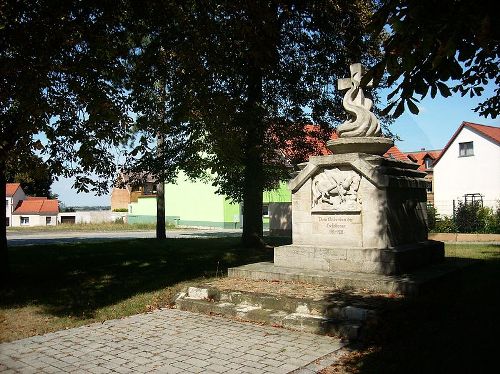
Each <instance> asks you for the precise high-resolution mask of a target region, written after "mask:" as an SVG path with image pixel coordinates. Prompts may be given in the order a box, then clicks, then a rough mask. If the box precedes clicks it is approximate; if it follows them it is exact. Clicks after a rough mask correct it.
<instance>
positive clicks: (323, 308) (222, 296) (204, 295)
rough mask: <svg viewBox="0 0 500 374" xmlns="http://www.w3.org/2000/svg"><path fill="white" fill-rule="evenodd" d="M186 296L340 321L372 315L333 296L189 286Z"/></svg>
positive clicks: (360, 306)
mask: <svg viewBox="0 0 500 374" xmlns="http://www.w3.org/2000/svg"><path fill="white" fill-rule="evenodd" d="M185 298H187V299H193V300H210V301H215V302H222V303H229V304H233V305H240V304H241V305H248V306H253V307H258V308H262V309H270V310H280V311H283V312H286V313H289V314H293V313H298V314H306V315H312V316H320V317H326V318H334V319H337V320H341V321H365V320H367V319H370V318H374V316H375V312H374V311H373V310H371V309H369V308H368V307H366V306H364V305H349V304H348V303H347V302H346V301H343V300H332V298H328V300H324V299H321V300H314V299H310V298H298V297H292V296H288V295H268V294H262V293H256V292H241V291H220V290H218V289H216V288H213V287H189V288H188V289H187V293H186V296H185ZM358 304H359V303H358Z"/></svg>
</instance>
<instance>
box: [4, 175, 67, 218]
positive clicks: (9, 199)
mask: <svg viewBox="0 0 500 374" xmlns="http://www.w3.org/2000/svg"><path fill="white" fill-rule="evenodd" d="M6 204H7V208H6V225H7V226H54V225H57V215H58V213H59V201H58V200H53V199H47V198H46V197H36V196H26V194H25V193H24V191H23V189H22V188H21V185H20V184H19V183H7V184H6Z"/></svg>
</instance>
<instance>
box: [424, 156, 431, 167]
mask: <svg viewBox="0 0 500 374" xmlns="http://www.w3.org/2000/svg"><path fill="white" fill-rule="evenodd" d="M424 162H425V168H426V169H431V168H432V158H430V157H427V158H426V159H425V161H424Z"/></svg>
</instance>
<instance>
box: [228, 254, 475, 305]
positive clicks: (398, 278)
mask: <svg viewBox="0 0 500 374" xmlns="http://www.w3.org/2000/svg"><path fill="white" fill-rule="evenodd" d="M473 263H474V262H473V261H470V260H468V259H449V258H448V259H445V261H443V262H441V263H439V264H434V265H430V266H427V267H424V268H422V269H419V270H416V271H414V272H412V273H409V274H402V275H382V274H373V273H372V274H370V273H360V272H349V271H342V270H338V271H322V270H310V269H299V268H290V267H282V266H276V265H275V264H273V263H271V262H259V263H255V264H248V265H243V266H239V267H235V268H229V269H228V276H229V278H244V279H253V280H267V281H291V282H302V283H312V284H320V285H331V286H335V287H338V288H345V289H352V290H359V289H363V290H366V291H370V292H380V293H395V294H402V295H409V296H414V295H419V294H422V293H426V292H429V291H432V290H433V289H434V288H435V287H436V286H437V285H438V284H439V283H441V282H444V281H445V280H447V279H454V277H451V275H453V274H456V273H457V271H458V270H460V269H462V268H464V267H466V266H469V265H471V264H473Z"/></svg>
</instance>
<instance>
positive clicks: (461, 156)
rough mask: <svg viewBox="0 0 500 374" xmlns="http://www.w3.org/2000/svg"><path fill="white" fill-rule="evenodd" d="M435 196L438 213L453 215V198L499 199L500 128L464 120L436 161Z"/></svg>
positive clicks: (491, 203) (491, 201)
mask: <svg viewBox="0 0 500 374" xmlns="http://www.w3.org/2000/svg"><path fill="white" fill-rule="evenodd" d="M434 200H435V206H436V209H437V210H438V213H439V214H443V215H452V214H453V206H454V202H455V203H456V202H458V201H465V200H468V201H472V200H476V201H478V200H479V201H482V203H483V204H484V205H485V206H490V207H492V208H494V207H495V206H496V205H497V204H498V202H499V200H500V128H499V127H494V126H486V125H480V124H477V123H471V122H462V124H461V125H460V127H459V128H458V130H457V131H456V132H455V134H453V136H452V137H451V139H450V141H449V142H448V144H446V146H445V147H444V149H443V151H442V153H441V155H440V156H439V157H438V158H437V159H436V160H435V161H434Z"/></svg>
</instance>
